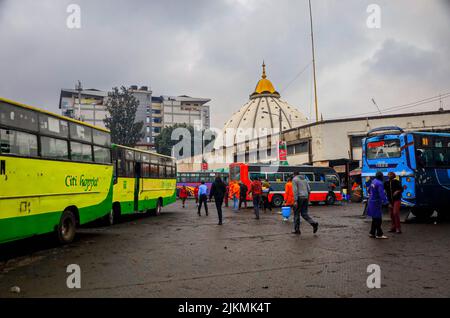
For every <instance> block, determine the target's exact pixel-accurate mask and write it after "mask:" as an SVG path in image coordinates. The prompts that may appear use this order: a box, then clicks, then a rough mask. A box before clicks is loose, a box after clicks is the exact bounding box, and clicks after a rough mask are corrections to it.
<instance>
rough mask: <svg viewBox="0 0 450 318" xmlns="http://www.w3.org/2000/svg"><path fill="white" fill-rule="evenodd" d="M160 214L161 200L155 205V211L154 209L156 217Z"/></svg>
mask: <svg viewBox="0 0 450 318" xmlns="http://www.w3.org/2000/svg"><path fill="white" fill-rule="evenodd" d="M161 212H162V202H161V199H159V200H158V203H156V209H155V214H156V216H158V215H161Z"/></svg>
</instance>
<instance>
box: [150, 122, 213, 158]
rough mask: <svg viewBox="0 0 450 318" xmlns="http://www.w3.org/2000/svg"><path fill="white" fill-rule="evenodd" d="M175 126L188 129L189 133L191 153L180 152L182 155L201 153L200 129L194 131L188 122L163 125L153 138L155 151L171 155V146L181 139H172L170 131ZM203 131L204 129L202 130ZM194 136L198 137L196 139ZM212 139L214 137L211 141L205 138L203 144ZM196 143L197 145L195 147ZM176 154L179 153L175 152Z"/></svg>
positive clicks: (188, 155) (175, 127)
mask: <svg viewBox="0 0 450 318" xmlns="http://www.w3.org/2000/svg"><path fill="white" fill-rule="evenodd" d="M177 128H185V129H187V130H188V131H189V135H190V138H191V153H188V154H184V153H183V154H181V155H182V156H183V157H190V156H193V155H198V154H201V152H202V149H201V136H202V134H201V133H200V131H198V130H197V131H195V130H194V127H193V126H191V125H188V124H185V123H183V124H175V125H173V126H167V127H164V128H163V129H162V130H161V133H160V134H159V135H158V136H156V138H155V145H156V151H157V152H158V153H160V154H163V155H167V156H171V155H172V148H173V146H174V145H176V144H177V143H179V142H180V141H181V140H172V132H173V131H174V130H175V129H177ZM203 133H204V131H203ZM195 138H198V140H196V139H195ZM213 141H214V137H213V138H212V141H208V140H205V146H206V145H207V144H209V143H210V142H213ZM196 145H197V147H195V146H196ZM175 155H176V156H178V155H179V154H175Z"/></svg>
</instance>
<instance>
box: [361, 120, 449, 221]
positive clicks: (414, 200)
mask: <svg viewBox="0 0 450 318" xmlns="http://www.w3.org/2000/svg"><path fill="white" fill-rule="evenodd" d="M362 149H363V151H362V171H361V176H362V182H363V189H364V197H366V198H367V188H368V185H369V184H370V181H371V179H372V178H373V177H374V176H375V173H376V172H377V171H382V172H383V174H385V176H387V173H388V172H390V171H393V172H395V174H396V175H397V177H398V178H399V180H400V182H401V183H402V186H403V189H404V191H403V195H402V205H403V206H406V207H408V208H410V209H411V212H412V213H413V214H414V215H415V216H417V217H423V218H426V217H429V216H431V215H432V214H433V212H434V211H435V210H436V211H437V212H438V213H439V214H441V215H445V214H448V213H450V134H449V133H432V132H404V131H403V130H402V129H401V128H399V127H395V126H390V127H379V128H375V129H372V130H370V131H369V132H368V133H367V137H366V138H364V139H363V140H362Z"/></svg>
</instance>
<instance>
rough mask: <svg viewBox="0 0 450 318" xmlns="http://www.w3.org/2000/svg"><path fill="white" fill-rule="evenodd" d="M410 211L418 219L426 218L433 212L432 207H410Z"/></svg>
mask: <svg viewBox="0 0 450 318" xmlns="http://www.w3.org/2000/svg"><path fill="white" fill-rule="evenodd" d="M411 213H412V214H414V216H415V217H416V218H418V219H420V220H426V219H429V218H430V217H431V216H432V215H433V213H434V210H433V209H418V208H415V209H411Z"/></svg>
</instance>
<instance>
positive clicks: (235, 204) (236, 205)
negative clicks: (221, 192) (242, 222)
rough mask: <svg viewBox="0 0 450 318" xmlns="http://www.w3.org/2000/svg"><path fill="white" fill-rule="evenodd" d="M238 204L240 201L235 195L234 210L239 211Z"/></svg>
mask: <svg viewBox="0 0 450 318" xmlns="http://www.w3.org/2000/svg"><path fill="white" fill-rule="evenodd" d="M238 203H239V199H238V198H237V197H236V196H235V195H234V196H233V210H235V211H237V209H238Z"/></svg>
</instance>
